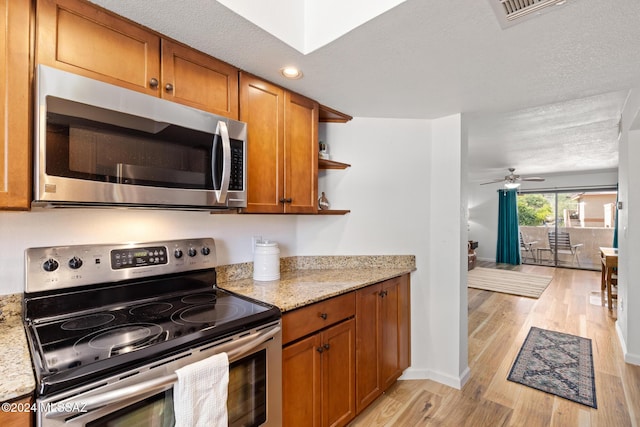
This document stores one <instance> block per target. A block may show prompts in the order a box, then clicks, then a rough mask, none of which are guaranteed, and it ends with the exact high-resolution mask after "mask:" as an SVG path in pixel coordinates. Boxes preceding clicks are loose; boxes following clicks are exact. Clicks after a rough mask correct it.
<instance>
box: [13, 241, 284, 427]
mask: <svg viewBox="0 0 640 427" xmlns="http://www.w3.org/2000/svg"><path fill="white" fill-rule="evenodd" d="M215 267H216V252H215V242H214V240H213V239H208V238H206V239H190V240H173V241H164V242H153V243H141V244H121V245H92V246H86V245H85V246H58V247H47V248H31V249H27V251H26V292H25V298H24V321H25V326H26V330H27V337H28V340H29V344H30V347H31V354H32V358H33V362H34V367H35V374H36V379H37V390H36V392H37V425H39V426H62V425H65V426H107V425H109V426H116V425H127V426H129V425H140V426H172V425H174V423H175V416H174V413H173V385H174V384H175V382H176V381H177V376H176V374H175V371H176V370H177V369H179V368H181V367H184V366H186V365H189V364H191V363H194V362H197V361H199V360H202V359H205V358H207V357H210V356H212V355H214V354H217V353H220V352H226V353H227V355H228V358H229V363H230V365H229V388H228V400H227V408H228V414H229V425H231V426H258V425H265V426H279V425H280V424H281V409H280V405H281V375H282V373H281V364H282V362H281V360H282V359H281V358H282V353H281V314H280V310H279V309H278V308H276V307H273V306H271V305H268V304H265V303H262V302H259V301H254V300H250V299H248V298H245V297H242V296H239V295H236V294H233V293H230V292H227V291H224V290H222V289H219V288H217V287H216V272H215Z"/></svg>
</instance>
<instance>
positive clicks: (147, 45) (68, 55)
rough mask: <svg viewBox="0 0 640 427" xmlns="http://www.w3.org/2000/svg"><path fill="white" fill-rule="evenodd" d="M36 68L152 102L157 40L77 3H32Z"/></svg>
mask: <svg viewBox="0 0 640 427" xmlns="http://www.w3.org/2000/svg"><path fill="white" fill-rule="evenodd" d="M36 26H37V36H36V37H37V43H36V63H39V64H45V65H49V66H51V67H55V68H59V69H62V70H66V71H70V72H72V73H75V74H80V75H83V76H86V77H91V78H93V79H96V80H101V81H104V82H107V83H111V84H115V85H118V86H122V87H126V88H128V89H133V90H137V91H139V92H144V93H147V94H150V95H156V96H158V95H159V93H160V89H159V87H158V84H154V83H153V80H152V79H155V81H158V82H159V81H160V78H161V76H160V37H158V36H157V35H156V34H154V33H152V32H149V31H147V30H145V29H144V28H142V27H139V26H137V25H135V24H132V23H130V22H128V21H125V20H123V19H119V18H118V17H115V16H112V15H110V14H108V13H106V12H104V11H103V10H101V9H99V8H97V7H95V6H93V5H91V4H87V3H85V2H81V1H78V0H38V4H37V17H36Z"/></svg>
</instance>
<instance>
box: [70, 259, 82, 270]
mask: <svg viewBox="0 0 640 427" xmlns="http://www.w3.org/2000/svg"><path fill="white" fill-rule="evenodd" d="M69 267H70V268H72V269H73V270H77V269H78V268H80V267H82V260H81V259H80V258H78V257H77V256H74V257H73V258H71V259H70V260H69Z"/></svg>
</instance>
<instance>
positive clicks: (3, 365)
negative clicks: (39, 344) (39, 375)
mask: <svg viewBox="0 0 640 427" xmlns="http://www.w3.org/2000/svg"><path fill="white" fill-rule="evenodd" d="M0 310H2V314H0V337H1V338H0V343H1V346H0V348H1V350H0V402H5V401H7V400H12V399H15V398H17V397H22V396H25V395H28V394H31V393H33V390H34V389H35V386H36V383H35V379H34V377H33V368H32V367H31V356H30V354H29V346H28V344H27V337H26V335H25V331H24V326H23V324H22V294H14V295H3V296H0Z"/></svg>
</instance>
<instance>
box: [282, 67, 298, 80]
mask: <svg viewBox="0 0 640 427" xmlns="http://www.w3.org/2000/svg"><path fill="white" fill-rule="evenodd" d="M280 74H282V75H283V76H284V77H286V78H288V79H291V80H297V79H301V78H302V71H300V70H299V69H297V68H296V67H284V68H280Z"/></svg>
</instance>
